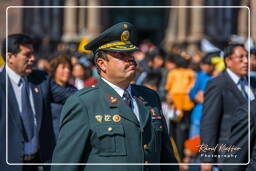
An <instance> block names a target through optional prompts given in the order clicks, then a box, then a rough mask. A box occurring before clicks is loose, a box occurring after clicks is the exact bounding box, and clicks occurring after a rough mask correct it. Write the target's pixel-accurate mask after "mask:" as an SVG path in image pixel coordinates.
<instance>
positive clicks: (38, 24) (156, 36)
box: [0, 0, 256, 57]
mask: <svg viewBox="0 0 256 171" xmlns="http://www.w3.org/2000/svg"><path fill="white" fill-rule="evenodd" d="M255 3H256V2H255V1H253V0H251V1H250V0H226V1H222V0H182V1H178V0H162V1H157V0H147V1H146V2H145V1H143V0H136V1H129V0H122V1H116V0H108V1H103V0H93V1H89V0H54V1H52V0H1V1H0V6H1V9H0V12H1V14H2V15H1V16H0V22H1V23H0V27H1V32H0V40H2V39H3V38H4V37H5V23H6V21H5V10H6V7H7V6H103V5H104V6H109V5H115V6H139V5H141V6H156V5H159V6H241V5H242V6H248V7H250V8H251V10H250V13H251V38H252V39H253V40H255V39H256V29H255V28H256V5H255ZM248 13H249V11H248V9H247V8H242V7H241V8H9V9H8V33H9V34H12V33H17V32H23V33H27V34H29V35H31V36H33V37H34V38H35V39H36V40H37V48H38V49H43V50H42V51H43V53H50V52H52V51H54V50H55V49H57V48H58V46H61V45H60V44H61V43H64V44H76V43H79V42H80V41H81V39H82V38H88V39H89V40H90V39H91V38H93V37H95V36H96V35H97V34H98V33H100V32H101V31H103V30H104V29H106V28H107V27H109V26H110V25H113V24H115V23H117V22H119V21H129V22H131V23H133V24H134V25H135V26H136V28H137V30H138V43H141V42H142V41H145V40H149V41H151V42H152V43H154V44H157V45H161V46H163V47H164V48H165V49H166V50H170V49H171V48H172V47H182V48H185V49H189V51H190V52H194V51H196V50H198V49H202V48H204V47H202V46H201V43H202V41H203V42H204V43H205V44H207V43H208V42H207V41H209V43H211V44H213V45H214V46H216V47H217V48H223V46H225V45H226V44H227V42H229V41H231V39H235V40H238V41H246V39H247V37H248ZM253 28H254V29H253ZM47 45H50V46H49V48H47V49H45V48H46V47H47ZM41 47H43V48H41ZM43 56H44V57H45V55H43Z"/></svg>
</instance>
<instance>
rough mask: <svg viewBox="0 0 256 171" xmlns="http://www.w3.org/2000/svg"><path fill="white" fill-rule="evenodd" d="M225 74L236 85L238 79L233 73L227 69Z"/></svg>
mask: <svg viewBox="0 0 256 171" xmlns="http://www.w3.org/2000/svg"><path fill="white" fill-rule="evenodd" d="M227 73H228V75H229V76H230V77H231V79H232V80H233V81H234V82H235V84H238V82H239V80H240V77H239V76H238V75H236V74H235V73H234V72H233V71H231V70H230V69H229V68H227Z"/></svg>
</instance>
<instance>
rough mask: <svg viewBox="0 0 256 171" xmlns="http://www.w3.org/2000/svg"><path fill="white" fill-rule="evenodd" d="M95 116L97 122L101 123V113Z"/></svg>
mask: <svg viewBox="0 0 256 171" xmlns="http://www.w3.org/2000/svg"><path fill="white" fill-rule="evenodd" d="M95 118H96V120H97V122H100V123H101V122H102V119H103V116H102V115H96V116H95Z"/></svg>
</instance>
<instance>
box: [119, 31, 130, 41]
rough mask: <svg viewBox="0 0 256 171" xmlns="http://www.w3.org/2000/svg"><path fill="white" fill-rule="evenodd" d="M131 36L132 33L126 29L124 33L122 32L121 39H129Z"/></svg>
mask: <svg viewBox="0 0 256 171" xmlns="http://www.w3.org/2000/svg"><path fill="white" fill-rule="evenodd" d="M129 37H130V33H129V31H128V30H125V31H124V32H123V33H122V34H121V41H127V40H128V39H129Z"/></svg>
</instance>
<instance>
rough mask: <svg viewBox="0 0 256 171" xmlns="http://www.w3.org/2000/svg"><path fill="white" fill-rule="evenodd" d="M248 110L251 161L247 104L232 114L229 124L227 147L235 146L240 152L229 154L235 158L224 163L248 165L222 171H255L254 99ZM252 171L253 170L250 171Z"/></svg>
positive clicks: (255, 119)
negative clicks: (229, 131) (229, 134)
mask: <svg viewBox="0 0 256 171" xmlns="http://www.w3.org/2000/svg"><path fill="white" fill-rule="evenodd" d="M250 106H251V110H250V140H251V142H250V144H251V146H250V156H251V160H250V159H249V158H248V149H249V147H248V135H249V131H248V104H247V103H246V104H244V105H242V106H241V107H240V108H239V109H238V110H237V111H236V112H235V114H234V117H233V118H232V122H231V136H230V140H229V145H235V146H237V147H239V148H240V150H234V151H232V152H229V154H232V155H234V156H236V157H232V158H226V159H225V160H224V162H225V163H244V164H246V163H248V161H250V164H249V166H248V165H232V166H223V171H229V170H232V171H245V170H246V169H247V170H248V171H249V170H250V169H252V168H254V170H256V167H255V166H256V142H255V140H256V130H255V129H256V128H255V127H256V99H255V100H253V101H251V105H250ZM252 170H253V169H252Z"/></svg>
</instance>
